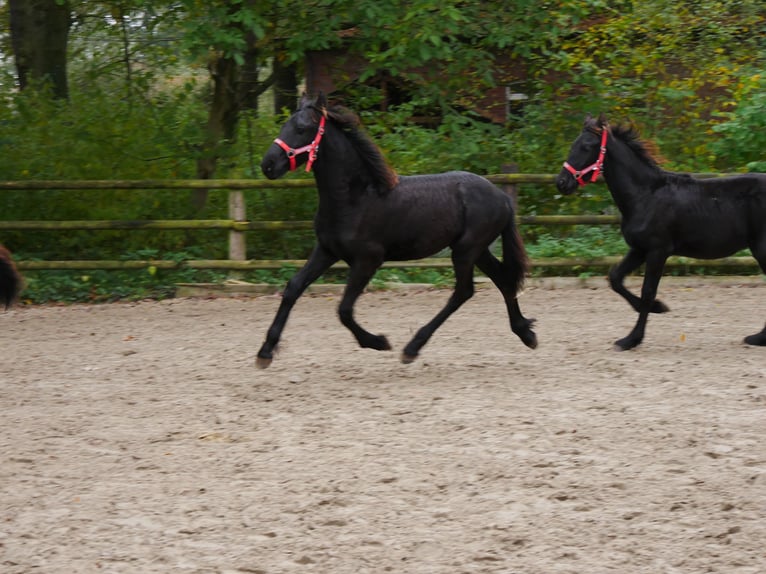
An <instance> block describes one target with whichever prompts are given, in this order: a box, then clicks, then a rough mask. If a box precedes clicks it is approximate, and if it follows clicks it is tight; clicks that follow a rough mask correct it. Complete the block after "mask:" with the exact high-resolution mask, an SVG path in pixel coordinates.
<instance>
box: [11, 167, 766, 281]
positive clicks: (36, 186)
mask: <svg viewBox="0 0 766 574" xmlns="http://www.w3.org/2000/svg"><path fill="white" fill-rule="evenodd" d="M697 175H698V176H701V177H716V176H717V175H721V174H697ZM554 178H555V176H554V175H550V174H518V173H515V174H499V175H490V176H487V179H489V180H490V181H492V182H493V183H495V184H496V185H499V186H500V187H503V188H504V189H506V191H508V192H509V193H511V194H514V195H515V194H516V186H518V185H521V184H546V185H552V184H553V183H554ZM314 186H315V184H314V181H313V180H309V179H286V180H278V181H266V180H250V179H247V180H242V179H237V180H231V179H229V180H85V181H4V182H0V192H2V191H8V190H20V191H26V190H93V191H94V192H95V191H104V190H148V189H171V190H179V191H189V190H193V189H208V190H212V189H221V190H227V191H228V193H229V214H228V215H229V217H228V219H207V220H190V219H183V220H160V219H151V220H82V221H71V220H70V221H48V220H46V221H41V220H35V221H0V233H2V231H12V230H13V231H19V230H35V231H39V230H48V231H51V232H56V231H67V230H139V229H142V230H145V229H150V230H151V229H155V230H200V229H226V230H228V231H229V251H228V255H229V256H228V259H194V260H184V261H175V260H129V261H123V260H119V261H118V260H58V261H24V260H21V261H18V267H19V268H20V269H21V270H29V271H38V270H54V269H142V268H149V267H152V268H156V269H179V268H188V269H220V270H229V271H252V270H258V269H280V268H283V267H286V266H301V265H303V263H304V262H305V261H303V260H293V259H268V260H265V259H247V256H246V234H247V233H248V232H257V231H263V230H295V229H310V228H311V226H312V222H311V221H255V220H248V219H247V215H246V213H247V209H246V205H245V198H244V193H243V192H244V191H245V190H252V189H276V188H279V189H296V188H312V187H314ZM518 220H519V223H520V225H542V226H547V225H551V226H555V225H615V224H618V223H619V216H613V215H522V216H519V217H518ZM619 260H620V257H596V258H583V257H545V258H535V259H533V260H532V262H531V263H532V265H533V266H534V267H537V268H540V267H545V268H554V269H572V268H575V267H608V266H611V265H613V264H615V263H617V262H618V261H619ZM668 265H669V266H671V267H697V266H703V265H704V266H706V267H737V268H748V269H749V268H752V269H753V271H756V270H757V269H758V266H757V264H756V262H755V260H754V259H753V258H752V257H749V256H748V257H727V258H724V259H716V260H699V259H692V258H686V257H672V258H670V260H668ZM343 266H344V264H342V263H339V264H338V265H337V266H336V267H343ZM385 267H396V268H408V267H451V262H450V260H449V259H448V258H439V257H437V258H430V259H420V260H417V261H404V262H398V261H397V262H389V263H386V264H385Z"/></svg>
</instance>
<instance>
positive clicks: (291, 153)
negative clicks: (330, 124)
mask: <svg viewBox="0 0 766 574" xmlns="http://www.w3.org/2000/svg"><path fill="white" fill-rule="evenodd" d="M325 120H326V118H325V116H322V119H321V120H319V129H317V135H316V136H315V137H314V141H312V142H311V143H310V144H308V145H305V146H303V147H301V148H298V149H293V148H291V147H290V146H289V145H287V144H286V143H285V142H283V141H282V140H281V139H279V138H277V139H275V140H274V143H275V144H277V145H278V146H279V147H281V148H282V149H283V150H285V153H286V154H287V159H289V160H290V171H295V168H296V167H297V165H296V161H295V156H297V155H300V154H302V153H305V152H309V160H308V161H307V162H306V171H311V166H312V164H313V163H314V161H316V158H317V150H318V149H319V142H320V141H322V136H323V135H324V124H325Z"/></svg>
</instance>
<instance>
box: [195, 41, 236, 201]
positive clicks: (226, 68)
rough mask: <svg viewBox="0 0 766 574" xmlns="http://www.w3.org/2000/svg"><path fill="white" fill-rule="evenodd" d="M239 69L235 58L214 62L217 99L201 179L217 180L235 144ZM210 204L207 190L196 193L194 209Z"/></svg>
mask: <svg viewBox="0 0 766 574" xmlns="http://www.w3.org/2000/svg"><path fill="white" fill-rule="evenodd" d="M239 72H240V70H239V66H238V65H237V62H236V61H235V60H234V58H231V57H229V58H227V57H224V56H221V55H219V56H217V57H216V58H215V59H214V60H213V61H212V62H211V63H210V75H211V77H212V78H213V98H212V101H211V102H210V109H209V110H208V118H207V127H206V130H205V131H206V135H205V143H204V145H203V149H202V157H200V158H199V159H198V160H197V177H198V178H199V179H213V178H214V177H215V171H216V167H217V165H218V159H219V158H220V156H221V153H222V149H223V147H224V146H226V145H227V144H229V143H231V142H233V141H234V139H235V137H236V133H237V120H238V119H239V107H240V104H239V97H238V96H239ZM206 201H207V190H206V189H197V190H194V191H193V192H192V206H193V208H194V209H195V210H200V209H202V208H203V207H204V206H205V202H206Z"/></svg>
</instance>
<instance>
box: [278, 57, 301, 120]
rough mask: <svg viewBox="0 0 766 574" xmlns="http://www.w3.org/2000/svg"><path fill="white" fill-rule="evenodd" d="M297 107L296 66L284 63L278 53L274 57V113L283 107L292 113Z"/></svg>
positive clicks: (280, 110) (279, 112)
mask: <svg viewBox="0 0 766 574" xmlns="http://www.w3.org/2000/svg"><path fill="white" fill-rule="evenodd" d="M297 107H298V66H297V65H296V64H294V63H293V64H288V65H284V64H283V63H282V62H281V61H280V59H279V55H278V54H277V56H276V57H275V58H274V113H276V114H281V113H282V110H283V109H285V108H286V109H287V111H288V112H289V113H293V112H294V111H295V110H296V109H297Z"/></svg>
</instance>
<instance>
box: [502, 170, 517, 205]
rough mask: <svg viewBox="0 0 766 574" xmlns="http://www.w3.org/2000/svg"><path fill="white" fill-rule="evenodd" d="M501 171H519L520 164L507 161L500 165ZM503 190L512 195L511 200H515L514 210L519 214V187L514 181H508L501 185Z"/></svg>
mask: <svg viewBox="0 0 766 574" xmlns="http://www.w3.org/2000/svg"><path fill="white" fill-rule="evenodd" d="M500 171H501V172H502V173H519V165H518V164H516V163H505V164H503V165H502V166H500ZM501 187H502V190H503V191H504V192H505V193H507V194H508V195H510V196H511V200H512V201H513V211H514V212H515V213H516V214H518V213H519V188H518V186H517V185H516V184H513V183H506V184H504V185H502V186H501Z"/></svg>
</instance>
